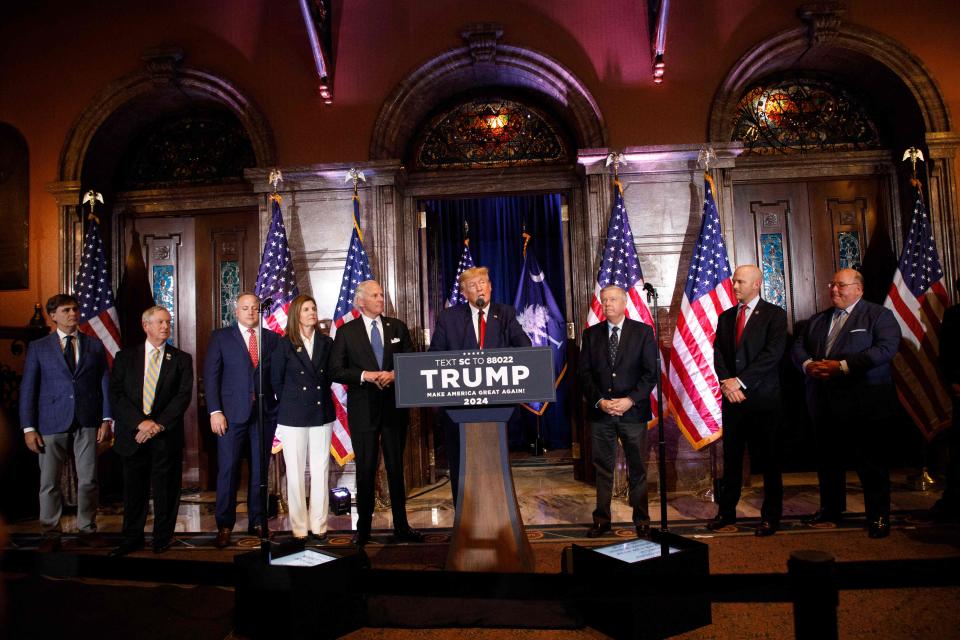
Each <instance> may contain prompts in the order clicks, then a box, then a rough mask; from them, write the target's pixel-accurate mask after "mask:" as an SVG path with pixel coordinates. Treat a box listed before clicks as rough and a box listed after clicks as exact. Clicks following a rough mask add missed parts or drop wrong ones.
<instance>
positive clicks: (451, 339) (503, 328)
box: [430, 302, 531, 351]
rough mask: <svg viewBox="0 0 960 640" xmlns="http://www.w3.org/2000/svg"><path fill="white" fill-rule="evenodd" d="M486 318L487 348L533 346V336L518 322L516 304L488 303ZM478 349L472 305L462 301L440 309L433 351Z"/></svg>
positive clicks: (484, 345)
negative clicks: (531, 339)
mask: <svg viewBox="0 0 960 640" xmlns="http://www.w3.org/2000/svg"><path fill="white" fill-rule="evenodd" d="M486 321H487V330H486V333H485V334H484V344H483V348H484V349H504V348H507V347H529V346H530V344H531V343H530V338H529V337H528V336H527V334H525V333H524V332H523V328H522V327H521V326H520V323H519V322H517V312H516V311H514V309H513V307H510V306H507V305H505V304H499V303H496V302H492V303H490V304H489V305H487V314H486ZM479 348H480V347H479V345H477V333H476V331H475V330H474V328H473V318H472V317H471V315H470V305H469V304H459V305H457V306H455V307H450V308H449V309H444V310H443V311H441V312H440V316H439V317H438V318H437V325H436V326H435V327H434V329H433V338H432V339H431V340H430V351H460V350H465V351H469V350H475V349H479Z"/></svg>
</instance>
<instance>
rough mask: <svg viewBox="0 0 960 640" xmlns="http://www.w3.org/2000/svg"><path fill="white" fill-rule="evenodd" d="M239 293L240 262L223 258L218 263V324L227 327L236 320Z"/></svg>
mask: <svg viewBox="0 0 960 640" xmlns="http://www.w3.org/2000/svg"><path fill="white" fill-rule="evenodd" d="M239 295H240V263H239V262H237V261H236V260H224V261H222V262H221V263H220V326H221V327H229V326H230V325H232V324H233V323H235V322H236V321H237V309H236V307H237V296H239Z"/></svg>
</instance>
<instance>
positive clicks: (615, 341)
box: [609, 327, 620, 364]
mask: <svg viewBox="0 0 960 640" xmlns="http://www.w3.org/2000/svg"><path fill="white" fill-rule="evenodd" d="M617 331H620V327H610V345H609V346H610V363H611V364H613V363H614V362H616V361H617V349H619V348H620V337H619V336H618V335H617Z"/></svg>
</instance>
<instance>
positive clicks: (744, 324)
mask: <svg viewBox="0 0 960 640" xmlns="http://www.w3.org/2000/svg"><path fill="white" fill-rule="evenodd" d="M762 281H763V276H762V274H761V273H760V269H758V268H757V267H756V265H752V264H746V265H742V266H739V267H737V270H736V271H734V273H733V293H734V295H735V296H736V297H737V303H738V304H737V306H735V307H731V308H729V309H727V310H726V311H724V312H723V313H721V314H720V318H719V319H718V321H717V337H716V340H715V341H714V345H713V346H714V351H713V362H714V367H715V369H716V372H717V379H718V380H720V390H721V392H722V393H723V401H722V412H723V413H722V415H723V481H722V482H721V488H720V496H719V499H718V503H719V507H720V510H719V511H718V513H717V517H716V518H715V519H714V520H713V521H712V522H710V523H708V524H707V529H710V530H711V531H724V530H730V531H736V528H735V527H734V523H735V522H736V521H737V503H738V502H740V486H741V485H742V484H743V453H744V450H745V449H746V448H749V450H750V459H751V461H752V462H754V463H759V465H760V466H761V467H762V468H763V506H762V507H761V509H760V526H759V527H757V529H756V531H755V532H754V533H755V534H756V535H758V536H770V535H773V534H774V533H776V531H777V529H778V528H779V527H780V516H781V514H782V512H783V480H782V477H781V475H780V457H779V455H778V451H777V446H778V432H779V430H780V420H781V402H780V374H779V369H780V360H781V359H782V358H783V353H784V351H785V349H786V346H787V314H786V312H785V311H784V310H783V309H781V308H780V307H778V306H777V305H775V304H770V303H769V302H767V301H765V300H762V299H761V298H760V285H761V284H762Z"/></svg>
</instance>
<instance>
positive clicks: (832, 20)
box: [797, 2, 847, 47]
mask: <svg viewBox="0 0 960 640" xmlns="http://www.w3.org/2000/svg"><path fill="white" fill-rule="evenodd" d="M846 11H847V10H846V9H845V8H844V6H843V5H842V4H841V3H839V2H808V3H806V4H802V5H800V8H799V9H797V15H798V16H799V18H800V19H801V20H802V21H803V22H804V23H805V24H806V25H807V37H808V39H809V44H810V46H811V47H813V46H816V45H818V44H823V43H824V42H828V41H830V40H832V39H834V38H836V37H837V34H838V33H839V32H840V22H841V18H842V17H843V14H844V13H846Z"/></svg>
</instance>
